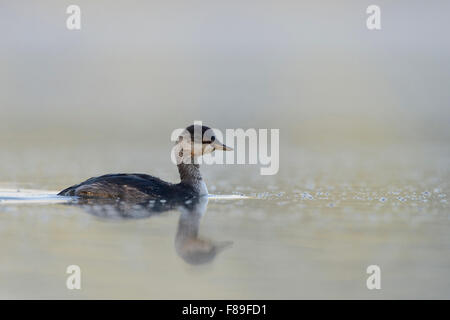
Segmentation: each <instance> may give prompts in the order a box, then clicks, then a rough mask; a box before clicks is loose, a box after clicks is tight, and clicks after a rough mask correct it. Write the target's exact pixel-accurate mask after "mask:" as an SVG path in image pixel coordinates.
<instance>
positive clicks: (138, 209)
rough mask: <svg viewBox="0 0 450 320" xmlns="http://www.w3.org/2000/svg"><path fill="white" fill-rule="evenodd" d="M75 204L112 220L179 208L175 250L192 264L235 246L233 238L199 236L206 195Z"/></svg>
mask: <svg viewBox="0 0 450 320" xmlns="http://www.w3.org/2000/svg"><path fill="white" fill-rule="evenodd" d="M74 204H76V205H79V206H80V207H81V208H82V209H83V210H85V211H86V212H88V213H89V214H92V215H94V216H96V217H100V218H104V219H111V220H121V219H144V218H150V217H152V216H155V215H159V214H161V213H163V212H166V211H170V210H179V211H180V213H181V215H180V218H179V220H178V228H177V233H176V236H175V251H176V252H177V254H178V255H179V256H180V257H181V258H182V259H183V260H184V261H185V262H187V263H189V264H192V265H200V264H205V263H208V262H211V261H213V260H214V258H215V257H216V256H217V254H218V253H220V252H222V251H223V250H224V249H226V248H229V247H230V246H231V245H232V242H231V241H214V240H210V239H205V238H201V237H199V235H198V233H199V227H200V221H201V219H202V217H203V216H204V214H205V212H206V208H207V205H208V197H207V196H202V197H197V198H192V199H190V200H188V201H185V202H181V201H169V200H167V201H165V200H151V201H147V202H145V203H130V202H125V201H115V200H101V199H78V200H76V201H75V202H74Z"/></svg>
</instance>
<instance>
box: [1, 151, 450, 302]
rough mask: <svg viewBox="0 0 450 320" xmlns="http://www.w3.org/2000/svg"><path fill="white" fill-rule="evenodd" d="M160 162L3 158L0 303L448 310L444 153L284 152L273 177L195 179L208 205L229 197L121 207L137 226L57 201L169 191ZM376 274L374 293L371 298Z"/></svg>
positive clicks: (218, 174)
mask: <svg viewBox="0 0 450 320" xmlns="http://www.w3.org/2000/svg"><path fill="white" fill-rule="evenodd" d="M169 151H170V146H167V148H166V147H161V148H156V149H155V148H154V149H152V150H151V152H149V150H148V146H147V145H146V144H145V143H143V144H139V143H133V144H120V143H110V144H103V145H102V148H98V147H96V146H95V144H92V145H89V144H88V145H86V144H72V145H67V146H63V145H60V144H58V147H55V146H53V145H51V144H44V145H43V146H40V147H27V148H23V147H21V146H20V145H18V146H15V147H11V148H10V150H9V151H6V152H3V153H2V167H1V174H2V181H1V183H0V189H1V192H0V199H2V200H1V201H0V237H1V239H2V241H1V242H0V251H1V253H2V263H1V264H0V283H1V285H0V298H68V299H72V298H75V299H76V298H138V299H139V298H218V299H222V298H223V299H228V298H252V299H253V298H256V299H264V298H275V299H278V298H288V299H291V298H369V299H372V298H374V299H377V298H450V277H449V276H448V272H449V270H450V254H449V253H450V251H449V249H450V232H449V231H450V219H449V217H450V215H449V213H450V210H449V203H448V201H449V196H450V171H449V164H450V149H449V148H448V146H446V145H429V144H427V145H425V144H416V145H413V146H412V145H409V146H405V145H398V146H393V147H384V148H383V147H377V148H375V149H373V148H372V149H370V148H367V150H365V149H363V148H361V147H359V148H357V149H352V148H348V149H346V150H327V151H323V150H322V151H319V150H313V149H307V148H304V149H302V148H291V147H287V146H285V147H283V148H282V149H281V155H280V161H281V164H280V172H279V173H278V175H275V176H260V175H259V167H257V166H238V165H226V166H208V167H205V166H204V167H203V168H202V171H203V173H204V176H205V179H206V181H207V184H208V187H209V191H210V193H212V194H215V195H228V196H227V197H210V198H209V199H207V200H206V201H202V203H200V204H198V205H197V206H194V204H190V207H189V208H179V209H176V208H175V209H173V210H168V211H163V212H160V213H159V214H153V215H150V216H149V215H148V214H146V213H145V211H144V212H140V213H139V210H138V208H133V207H131V208H126V207H125V208H122V211H123V212H126V213H130V212H131V213H133V212H134V213H136V212H138V215H140V216H139V217H140V219H120V218H118V217H117V215H116V214H115V213H114V211H113V210H112V208H109V209H108V208H107V209H105V208H102V207H89V206H88V207H86V206H77V205H71V204H67V200H68V199H64V198H63V199H61V198H58V197H55V196H54V194H55V192H56V191H57V190H59V189H62V188H63V187H66V186H68V185H71V184H74V183H77V182H79V181H81V180H83V179H85V178H88V177H90V176H94V175H99V174H103V173H107V172H134V171H139V172H147V173H150V174H154V175H157V176H160V177H161V178H163V179H167V180H172V181H176V180H177V179H178V178H177V172H176V168H175V167H174V166H173V165H172V164H171V163H170V160H169V155H168V152H169ZM166 154H167V156H166ZM30 190H31V191H30ZM45 190H50V191H45ZM229 195H234V196H233V197H231V196H229ZM241 195H245V196H247V197H248V198H241V197H240V196H241ZM108 210H112V211H108ZM71 264H76V265H79V266H80V267H81V270H82V289H81V290H79V291H76V290H74V291H69V290H67V289H66V286H65V281H66V278H67V275H66V273H65V270H66V268H67V266H68V265H71ZM372 264H376V265H379V266H380V267H381V272H382V283H381V285H382V289H381V290H379V291H376V290H372V291H370V290H368V289H367V288H366V279H367V276H368V275H367V274H366V268H367V266H369V265H372Z"/></svg>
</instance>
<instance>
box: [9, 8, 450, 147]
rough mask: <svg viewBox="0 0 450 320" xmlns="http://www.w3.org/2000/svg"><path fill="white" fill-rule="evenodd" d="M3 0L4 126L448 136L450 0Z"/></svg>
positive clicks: (28, 133)
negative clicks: (72, 23)
mask: <svg viewBox="0 0 450 320" xmlns="http://www.w3.org/2000/svg"><path fill="white" fill-rule="evenodd" d="M72 2H73V1H45V0H43V1H39V2H35V3H29V2H28V1H20V0H19V1H2V2H1V4H0V37H1V39H2V43H1V46H0V68H1V73H0V86H1V88H2V90H1V94H0V107H1V112H2V125H1V127H0V133H1V139H2V140H3V142H5V140H6V142H8V141H9V140H10V139H12V138H14V140H15V141H16V142H18V141H21V142H25V143H29V142H31V141H33V143H34V142H35V141H40V142H41V141H47V140H48V139H50V140H52V141H56V140H69V139H70V140H77V139H80V140H84V139H86V138H88V139H111V140H129V139H145V140H147V141H149V143H150V142H151V143H152V144H155V143H162V144H166V143H167V141H168V140H167V139H166V137H168V134H169V133H170V132H171V130H172V128H178V127H185V126H186V125H187V124H189V123H190V122H191V121H193V120H196V119H197V120H203V121H204V122H205V123H207V124H210V125H211V126H214V127H218V128H238V127H243V128H247V127H255V128H280V129H282V130H281V134H282V137H283V139H284V141H289V143H293V144H295V145H304V144H314V145H316V146H317V144H318V143H320V144H322V143H325V144H333V145H335V144H344V143H357V144H368V143H382V144H386V143H392V142H395V141H402V142H404V143H409V142H410V141H412V140H413V141H416V140H428V141H430V140H432V141H437V140H438V141H448V139H449V137H450V129H449V126H448V122H449V119H450V108H449V103H450V91H449V90H448V83H449V80H450V65H449V64H450V60H449V58H448V57H449V51H450V40H449V38H448V37H447V35H446V31H447V30H449V28H450V20H449V19H448V10H449V9H450V4H449V3H448V1H432V2H427V1H395V2H393V1H377V2H376V4H377V5H379V6H380V8H381V25H382V29H381V30H379V31H369V30H368V29H367V28H366V19H367V17H368V15H367V14H366V8H367V7H368V6H369V5H370V4H373V3H372V2H371V1H340V2H339V3H337V2H336V1H321V2H320V3H318V2H314V1H276V2H275V1H265V0H262V1H258V2H255V1H226V2H223V1H221V2H217V1H214V2H211V1H189V2H186V1H170V2H162V1H114V2H111V1H95V2H94V1H83V0H80V1H76V4H77V5H79V6H80V7H81V11H82V29H81V30H79V31H69V30H68V29H67V28H66V19H67V17H68V16H69V15H68V14H66V13H65V10H66V8H67V7H68V6H69V5H70V4H72Z"/></svg>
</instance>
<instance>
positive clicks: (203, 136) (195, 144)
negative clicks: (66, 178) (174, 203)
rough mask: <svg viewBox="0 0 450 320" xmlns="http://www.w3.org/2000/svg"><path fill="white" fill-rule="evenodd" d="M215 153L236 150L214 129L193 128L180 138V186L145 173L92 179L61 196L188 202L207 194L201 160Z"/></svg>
mask: <svg viewBox="0 0 450 320" xmlns="http://www.w3.org/2000/svg"><path fill="white" fill-rule="evenodd" d="M215 150H223V151H229V150H233V149H232V148H230V147H227V146H226V145H224V144H223V143H222V142H220V141H219V140H218V139H217V138H216V136H215V134H214V131H213V130H212V129H210V128H209V127H207V126H203V125H191V126H189V127H187V128H186V129H184V130H183V132H182V133H181V134H180V135H179V137H178V139H177V141H176V144H175V148H174V154H175V157H176V161H177V166H178V172H179V174H180V180H181V181H180V183H169V182H166V181H163V180H161V179H159V178H156V177H153V176H150V175H147V174H142V173H131V174H125V173H119V174H107V175H103V176H99V177H94V178H90V179H88V180H86V181H84V182H82V183H80V184H77V185H74V186H71V187H69V188H67V189H64V190H62V191H61V192H60V193H58V195H60V196H75V197H78V198H81V199H117V200H121V201H133V202H141V201H146V200H156V199H169V200H175V199H179V200H182V201H184V200H186V199H189V198H192V197H196V196H202V195H207V194H208V189H207V187H206V184H205V182H204V181H203V179H202V175H201V174H200V168H199V164H198V161H197V160H198V158H199V157H201V156H202V155H205V154H208V153H212V152H213V151H215Z"/></svg>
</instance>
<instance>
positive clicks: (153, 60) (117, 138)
mask: <svg viewBox="0 0 450 320" xmlns="http://www.w3.org/2000/svg"><path fill="white" fill-rule="evenodd" d="M71 4H76V5H79V6H80V8H81V26H82V29H81V30H78V31H77V30H75V31H70V30H68V29H67V28H66V19H67V18H68V16H69V15H68V14H66V9H67V7H68V6H69V5H71ZM372 4H376V5H378V6H379V7H380V8H381V27H382V29H381V30H378V31H370V30H368V29H367V27H366V19H367V17H368V14H367V13H366V8H367V7H368V6H369V5H372ZM449 12H450V2H449V1H445V0H442V1H439V0H434V1H424V0H422V1H415V0H408V1H407V0H397V1H387V0H377V1H364V0H362V1H361V0H358V1H357V0H353V1H331V0H330V1H300V0H298V1H285V0H281V1H266V0H259V1H247V0H244V1H242V0H241V1H234V0H230V1H196V0H193V1H177V0H174V1H151V0H147V1H144V0H142V1H133V0H127V1H122V0H120V1H100V0H97V1H88V0H77V1H66V0H58V1H56V0H55V1H48V0H40V1H24V0H14V1H7V0H0V189H2V188H3V189H8V190H10V191H11V190H13V192H15V190H16V189H17V190H21V189H23V188H25V189H39V190H43V189H45V190H51V191H57V190H61V189H63V188H65V187H67V186H69V185H73V184H75V183H78V182H80V181H83V180H84V179H86V178H89V177H91V176H97V175H100V174H104V173H114V172H145V173H149V174H152V175H156V176H159V177H161V178H163V179H166V180H169V181H178V173H177V171H176V168H175V167H174V165H173V164H172V163H171V162H170V150H171V148H172V145H173V143H172V142H171V141H170V134H171V133H172V130H174V129H175V128H183V127H186V126H187V125H189V124H191V123H192V122H193V121H194V120H202V121H203V123H204V124H206V125H208V126H211V127H214V128H219V129H222V130H225V129H226V128H232V129H234V128H244V129H247V128H257V129H258V128H268V129H272V128H275V129H279V130H280V171H279V173H278V174H277V175H275V176H260V175H259V166H247V165H246V166H236V165H234V166H232V165H225V166H204V167H203V168H202V172H203V173H204V176H205V180H206V181H207V184H208V189H209V191H210V192H211V193H214V194H236V193H238V194H245V195H248V196H251V197H252V198H253V199H252V200H248V201H244V200H239V201H210V203H209V205H208V210H207V213H206V214H205V217H204V218H203V219H202V221H201V225H200V226H201V227H200V236H204V235H205V236H206V237H209V238H212V239H213V240H214V239H216V240H230V241H233V246H232V248H229V249H227V250H226V251H224V252H223V253H221V254H220V255H218V256H217V258H216V260H215V261H214V262H212V263H211V264H210V265H209V266H207V267H200V268H196V267H193V266H190V265H187V264H186V263H185V262H184V261H183V260H182V259H180V258H179V257H178V256H177V255H176V252H175V250H174V248H173V241H174V237H175V233H176V228H177V223H178V213H177V212H176V213H174V212H172V213H169V214H167V215H165V216H164V217H163V218H161V219H158V218H152V219H142V220H139V221H132V222H127V223H109V221H98V220H96V219H94V217H91V216H90V215H88V214H86V212H84V211H83V210H81V209H80V208H76V207H69V206H62V205H57V204H52V205H47V206H46V205H44V206H33V205H29V204H26V203H25V204H17V205H15V204H2V205H1V206H0V238H1V239H2V241H0V252H1V253H2V256H3V259H2V260H3V262H2V263H1V264H0V297H2V298H11V297H15V298H30V297H31V298H36V297H38V298H80V297H81V298H184V299H186V298H217V299H226V298H247V299H252V298H265V299H272V298H288V299H290V298H443V297H444V298H449V297H450V290H449V288H450V282H449V277H448V270H449V268H450V258H449V257H450V255H449V254H448V253H449V249H450V247H449V243H450V232H449V230H450V223H449V221H450V219H449V206H448V200H447V199H448V194H449V192H450V144H449V142H450V126H449V120H450V107H449V105H450V90H449V83H450V59H449V57H450V37H449V36H448V30H450V19H449ZM1 200H2V199H1V197H0V202H1ZM70 264H78V265H80V266H81V268H82V270H84V271H83V272H84V275H85V276H86V278H84V279H85V280H83V281H85V282H83V286H84V287H83V290H81V291H79V292H69V291H68V290H67V289H66V288H65V285H64V284H65V277H66V274H65V268H66V266H67V265H70ZM371 264H377V265H380V266H381V269H382V273H383V278H382V279H385V280H382V281H383V282H382V288H383V289H382V290H381V291H377V290H373V291H369V290H367V288H366V287H365V281H366V277H367V275H366V273H365V270H366V267H367V266H368V265H371ZM412 279H413V280H414V281H412ZM194 289H195V290H194Z"/></svg>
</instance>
